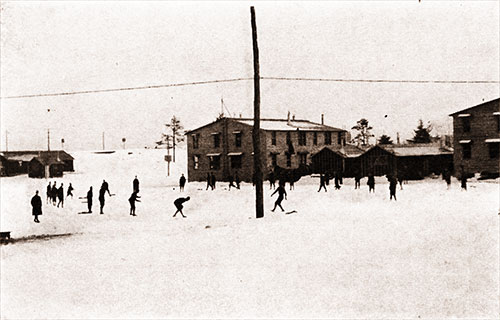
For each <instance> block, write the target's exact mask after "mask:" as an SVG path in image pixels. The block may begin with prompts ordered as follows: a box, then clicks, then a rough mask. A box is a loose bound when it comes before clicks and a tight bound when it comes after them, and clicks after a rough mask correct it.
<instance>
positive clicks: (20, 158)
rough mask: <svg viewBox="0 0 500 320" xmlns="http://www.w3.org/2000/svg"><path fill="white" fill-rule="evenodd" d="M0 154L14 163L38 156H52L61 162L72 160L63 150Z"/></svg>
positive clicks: (5, 152)
mask: <svg viewBox="0 0 500 320" xmlns="http://www.w3.org/2000/svg"><path fill="white" fill-rule="evenodd" d="M1 154H2V155H3V156H4V157H5V158H6V159H8V160H15V161H30V160H31V159H33V158H34V157H38V156H43V157H47V156H54V157H56V158H57V157H59V159H61V160H62V161H67V160H74V159H75V158H73V157H72V156H71V155H70V154H69V153H67V152H66V151H64V150H51V151H32V150H30V151H3V152H1Z"/></svg>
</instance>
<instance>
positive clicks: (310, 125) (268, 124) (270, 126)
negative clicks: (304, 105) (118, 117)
mask: <svg viewBox="0 0 500 320" xmlns="http://www.w3.org/2000/svg"><path fill="white" fill-rule="evenodd" d="M222 119H228V120H230V121H236V122H239V123H241V124H244V125H247V126H251V127H253V119H250V118H222ZM222 119H219V120H217V121H215V122H211V123H208V124H206V125H203V126H201V127H198V128H196V129H193V130H190V131H187V132H186V134H190V133H192V132H194V131H197V130H200V129H202V128H205V127H207V126H210V125H212V124H214V123H216V122H218V121H220V120H222ZM260 129H261V130H265V131H297V130H305V131H332V132H340V131H346V130H343V129H339V128H335V127H331V126H327V125H324V124H320V123H315V122H311V121H309V120H298V119H295V120H290V121H288V120H287V119H260Z"/></svg>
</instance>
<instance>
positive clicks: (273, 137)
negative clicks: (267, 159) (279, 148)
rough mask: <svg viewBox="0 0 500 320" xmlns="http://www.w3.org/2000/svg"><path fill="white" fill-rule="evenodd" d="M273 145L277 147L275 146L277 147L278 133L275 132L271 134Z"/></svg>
mask: <svg viewBox="0 0 500 320" xmlns="http://www.w3.org/2000/svg"><path fill="white" fill-rule="evenodd" d="M271 144H272V145H273V146H275V145H276V131H273V132H272V133H271Z"/></svg>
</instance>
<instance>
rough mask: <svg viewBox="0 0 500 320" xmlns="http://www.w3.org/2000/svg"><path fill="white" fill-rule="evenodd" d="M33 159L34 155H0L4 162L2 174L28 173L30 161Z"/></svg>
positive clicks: (0, 159) (0, 171)
mask: <svg viewBox="0 0 500 320" xmlns="http://www.w3.org/2000/svg"><path fill="white" fill-rule="evenodd" d="M31 159H33V155H15V156H5V155H4V154H1V155H0V161H1V163H2V165H1V168H2V169H1V170H0V173H1V175H2V176H15V175H18V174H26V173H27V172H28V165H29V162H30V161H31Z"/></svg>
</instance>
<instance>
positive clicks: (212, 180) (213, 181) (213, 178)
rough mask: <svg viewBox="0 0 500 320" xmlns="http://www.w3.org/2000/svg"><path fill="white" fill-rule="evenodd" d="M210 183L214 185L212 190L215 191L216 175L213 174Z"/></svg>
mask: <svg viewBox="0 0 500 320" xmlns="http://www.w3.org/2000/svg"><path fill="white" fill-rule="evenodd" d="M210 182H211V183H212V190H214V189H215V183H216V179H215V175H214V174H213V173H212V175H211V176H210Z"/></svg>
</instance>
